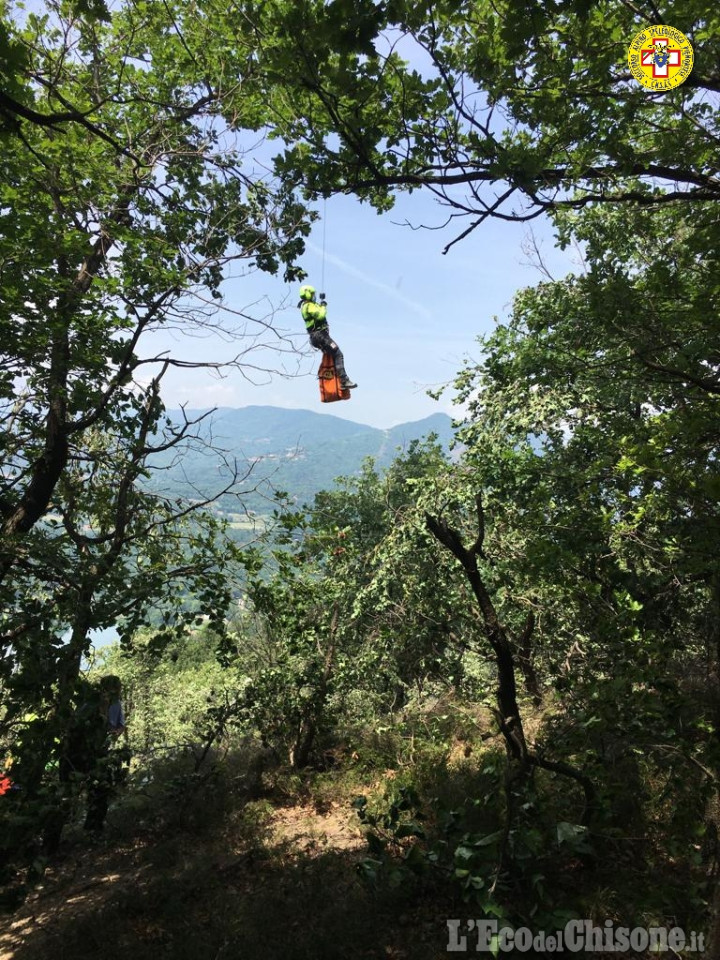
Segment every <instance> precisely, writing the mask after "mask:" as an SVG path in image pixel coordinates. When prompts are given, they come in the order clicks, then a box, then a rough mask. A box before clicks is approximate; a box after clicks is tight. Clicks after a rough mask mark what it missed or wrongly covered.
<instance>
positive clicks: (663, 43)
mask: <svg viewBox="0 0 720 960" xmlns="http://www.w3.org/2000/svg"><path fill="white" fill-rule="evenodd" d="M652 42H653V45H652V47H650V48H646V49H645V50H641V51H640V56H641V58H642V59H641V61H640V62H641V63H642V65H643V66H644V67H649V66H650V65H652V68H653V77H654V79H656V80H661V79H664V78H667V77H669V76H670V67H679V66H680V50H679V49H678V48H677V47H671V46H670V41H669V40H668V38H667V37H653V40H652Z"/></svg>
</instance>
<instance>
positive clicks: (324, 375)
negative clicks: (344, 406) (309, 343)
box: [318, 353, 350, 403]
mask: <svg viewBox="0 0 720 960" xmlns="http://www.w3.org/2000/svg"><path fill="white" fill-rule="evenodd" d="M318 380H319V381H320V400H321V401H322V402H323V403H334V402H335V400H349V399H350V391H349V390H345V389H343V387H342V385H341V384H340V377H339V376H338V373H337V370H336V369H335V361H334V360H333V358H332V354H330V353H324V354H323V358H322V360H321V362H320V369H319V370H318Z"/></svg>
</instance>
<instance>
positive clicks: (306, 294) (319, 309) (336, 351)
mask: <svg viewBox="0 0 720 960" xmlns="http://www.w3.org/2000/svg"><path fill="white" fill-rule="evenodd" d="M298 306H299V307H300V313H301V314H302V318H303V320H304V321H305V328H306V329H307V332H308V333H309V335H310V343H311V344H312V346H313V347H315V349H316V350H322V352H323V353H328V354H330V356H331V357H332V358H333V363H334V364H335V370H336V371H337V375H338V377H339V378H340V386H341V387H342V388H343V390H354V389H355V387H357V384H356V383H353V382H352V380H351V379H350V377H348V375H347V373H346V372H345V358H344V357H343V355H342V351H341V350H340V347H339V346H338V345H337V344H336V343H335V341H334V340H333V339H332V337H331V336H330V330H329V328H328V322H327V301H326V300H325V294H324V293H321V294H320V302H319V303H318V302H317V300H316V299H315V287H312V286H310V284H309V283H306V284H303V286H302V287H300V302H299V303H298Z"/></svg>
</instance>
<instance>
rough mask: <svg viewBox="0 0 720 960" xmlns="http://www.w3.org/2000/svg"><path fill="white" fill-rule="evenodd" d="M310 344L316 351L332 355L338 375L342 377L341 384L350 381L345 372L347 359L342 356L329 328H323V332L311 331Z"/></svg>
mask: <svg viewBox="0 0 720 960" xmlns="http://www.w3.org/2000/svg"><path fill="white" fill-rule="evenodd" d="M310 343H311V344H312V345H313V347H315V349H316V350H322V352H323V353H329V354H330V356H331V357H332V358H333V362H334V363H335V369H336V370H337V375H338V377H340V382H341V383H343V382H344V381H346V380H348V375H347V373H346V372H345V358H344V357H343V355H342V351H341V349H340V347H339V346H338V345H337V344H336V343H335V341H334V340H333V339H332V337H331V336H330V331H329V330H328V328H327V327H323V328H322V329H321V330H311V331H310Z"/></svg>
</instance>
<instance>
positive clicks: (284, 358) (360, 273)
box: [157, 192, 573, 427]
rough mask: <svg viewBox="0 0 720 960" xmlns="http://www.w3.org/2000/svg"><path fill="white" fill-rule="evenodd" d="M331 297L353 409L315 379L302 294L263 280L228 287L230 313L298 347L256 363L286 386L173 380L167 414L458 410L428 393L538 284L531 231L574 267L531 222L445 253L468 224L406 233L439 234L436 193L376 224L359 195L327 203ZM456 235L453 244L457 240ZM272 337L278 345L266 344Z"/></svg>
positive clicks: (408, 198) (180, 346)
mask: <svg viewBox="0 0 720 960" xmlns="http://www.w3.org/2000/svg"><path fill="white" fill-rule="evenodd" d="M325 213H326V218H325V229H324V236H325V269H324V273H325V292H326V293H327V298H328V304H329V308H328V319H329V321H330V330H331V333H332V335H333V337H334V338H335V339H336V340H337V342H338V343H339V344H340V346H341V348H342V350H343V352H344V354H345V360H346V366H347V370H348V373H349V374H350V376H351V377H352V378H354V379H355V380H356V381H357V383H358V384H359V386H358V389H357V390H354V391H353V394H352V399H351V400H350V401H347V402H343V403H334V404H321V403H320V398H319V390H318V386H317V379H316V371H317V367H318V364H319V360H320V355H319V353H317V352H315V351H313V350H312V349H311V348H310V347H309V345H308V343H307V337H306V335H305V333H304V329H303V324H302V320H301V317H300V313H299V310H298V309H297V300H298V287H299V284H293V285H288V284H285V283H284V282H283V281H282V279H280V278H275V277H271V276H268V275H265V274H261V273H259V272H255V273H250V274H248V275H246V276H241V277H237V278H234V279H232V280H230V281H228V283H227V285H226V289H227V297H228V304H229V306H230V307H231V308H233V309H235V310H241V311H243V312H244V313H246V314H248V315H250V316H252V317H258V318H263V317H268V315H269V312H270V310H271V305H272V306H273V307H274V308H276V309H275V310H274V313H273V315H272V323H273V326H274V327H276V328H278V329H280V330H281V331H282V332H283V333H284V334H287V336H288V337H289V338H290V340H291V344H292V346H293V347H295V348H296V349H297V351H298V352H292V349H291V346H290V344H288V343H287V342H282V343H281V342H280V341H278V343H277V346H278V347H280V346H282V351H278V350H277V349H275V347H273V346H271V348H270V349H268V350H261V351H258V352H256V353H250V354H249V355H248V361H249V362H251V363H253V364H256V365H257V366H259V367H267V368H274V369H278V368H284V369H285V371H286V374H287V375H286V376H282V375H278V374H275V375H271V374H265V373H262V372H258V371H255V370H252V369H250V370H249V371H248V375H249V379H248V377H246V376H244V375H243V374H242V373H241V372H239V371H237V370H231V371H229V372H228V374H227V376H225V377H224V378H222V379H219V378H218V377H217V375H214V374H211V373H210V372H208V371H186V370H174V371H172V372H171V373H170V374H169V375H168V376H167V378H166V381H165V387H164V395H165V399H166V403H167V405H168V406H170V407H176V406H178V405H179V404H180V403H187V404H188V405H189V406H190V407H191V408H202V409H206V408H207V407H211V406H229V407H242V406H247V405H250V404H269V405H273V406H280V407H294V408H303V409H310V410H315V411H316V412H318V413H329V414H333V415H335V416H340V417H345V418H347V419H350V420H355V421H357V422H360V423H367V424H371V425H372V426H376V427H390V426H393V425H395V424H397V423H402V422H405V421H409V420H418V419H421V418H423V417H426V416H428V415H430V414H431V413H435V412H437V411H438V410H444V411H446V412H451V404H450V394H447V395H446V397H445V398H443V400H441V401H440V402H439V403H438V402H435V401H433V400H431V399H430V398H429V397H428V396H427V394H426V391H427V389H428V388H429V387H437V386H438V385H440V384H442V383H446V382H448V381H450V380H452V378H453V376H454V375H455V373H456V372H457V371H458V370H460V369H461V368H462V366H463V360H464V358H465V357H467V356H473V357H477V356H478V355H479V354H478V346H477V343H476V337H477V336H478V335H479V334H482V333H486V332H488V331H489V330H491V329H492V327H493V325H494V317H496V316H497V317H499V318H501V319H503V318H506V317H507V315H508V311H509V308H510V305H511V302H512V298H513V295H514V294H515V292H516V291H517V290H519V289H521V288H522V287H525V286H528V285H530V284H534V283H537V282H539V281H540V280H541V279H542V278H541V275H540V272H539V271H538V269H537V267H536V266H533V265H531V263H530V262H529V261H530V259H531V258H530V256H529V254H528V253H527V251H526V250H525V251H524V250H523V247H524V246H526V244H527V241H528V237H529V233H530V230H531V229H532V231H533V233H534V235H535V239H536V241H537V244H538V246H539V247H540V249H541V252H542V256H543V260H544V262H545V264H546V266H548V267H549V269H550V270H551V272H552V273H553V275H554V276H563V275H564V274H566V273H567V272H568V271H569V270H571V269H572V268H573V259H572V255H571V254H570V253H568V252H564V253H563V252H561V251H559V250H558V249H557V248H556V247H555V245H554V240H553V237H552V233H551V230H550V227H549V224H547V223H546V222H545V221H543V220H535V221H533V222H532V223H531V224H509V223H502V222H500V221H491V222H489V223H487V224H485V225H484V226H483V227H480V228H478V229H477V230H476V231H475V232H474V233H473V234H471V235H470V236H469V237H467V238H466V239H465V240H463V241H461V242H460V243H459V244H458V245H456V246H455V247H453V248H452V250H450V252H449V253H447V254H446V255H443V254H442V250H443V247H444V246H445V244H446V243H448V242H449V241H450V240H451V239H453V237H454V236H455V234H456V233H458V232H460V230H461V229H463V228H464V227H465V226H467V221H462V220H459V221H455V223H454V227H453V228H451V229H450V230H448V229H445V230H442V231H439V230H426V229H421V230H413V229H411V228H410V227H409V226H406V225H404V222H405V221H406V220H409V221H410V222H411V223H413V224H429V225H437V224H439V223H442V221H443V220H444V216H445V212H444V211H443V209H442V208H441V207H440V206H439V205H438V204H437V202H436V201H435V200H434V199H433V198H432V197H431V196H430V195H428V194H423V193H421V192H418V193H415V194H412V195H403V196H401V197H400V198H399V199H398V202H397V204H396V207H395V208H394V209H393V210H392V211H391V212H390V213H384V214H381V215H378V214H377V213H376V212H375V211H374V210H373V209H371V208H370V207H368V206H365V205H362V204H360V203H359V202H358V201H357V200H355V199H354V198H351V197H333V198H331V199H330V200H328V201H327V203H326V205H325ZM452 229H454V230H455V234H454V233H453V232H452ZM322 249H323V225H322V223H318V224H317V225H316V227H315V229H314V230H313V234H312V237H311V239H310V242H309V244H308V248H307V251H306V254H305V255H304V257H303V258H302V261H301V263H302V266H303V268H304V269H305V270H306V271H307V273H308V282H310V283H313V284H314V285H315V286H316V287H317V288H318V289H320V286H321V280H322V274H323V257H322ZM270 339H272V338H270ZM157 343H158V344H159V345H160V347H164V346H168V347H171V348H172V351H173V354H174V355H176V356H180V357H184V358H187V359H190V358H198V357H200V356H202V357H204V358H211V357H212V358H213V359H229V358H230V357H232V356H234V355H235V354H236V353H237V350H238V345H237V344H231V343H227V342H224V341H222V340H220V339H215V338H208V339H205V340H200V341H197V340H186V339H185V338H180V337H177V338H175V339H173V340H170V339H168V337H167V335H163V336H162V337H160V336H158V339H157Z"/></svg>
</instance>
